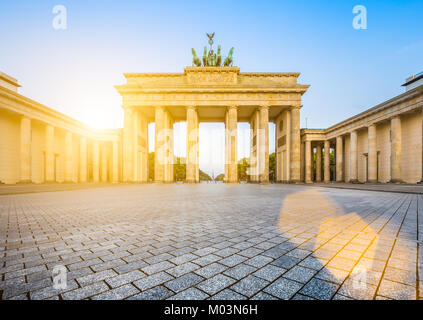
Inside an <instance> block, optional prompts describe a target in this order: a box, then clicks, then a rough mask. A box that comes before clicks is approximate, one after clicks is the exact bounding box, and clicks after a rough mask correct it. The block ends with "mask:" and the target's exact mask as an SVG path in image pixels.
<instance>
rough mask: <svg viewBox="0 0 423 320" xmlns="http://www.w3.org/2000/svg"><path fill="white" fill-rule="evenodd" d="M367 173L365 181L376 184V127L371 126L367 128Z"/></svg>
mask: <svg viewBox="0 0 423 320" xmlns="http://www.w3.org/2000/svg"><path fill="white" fill-rule="evenodd" d="M368 147H369V151H368V173H369V176H368V178H367V181H368V182H370V183H376V182H377V144H376V125H375V124H372V125H370V126H369V128H368Z"/></svg>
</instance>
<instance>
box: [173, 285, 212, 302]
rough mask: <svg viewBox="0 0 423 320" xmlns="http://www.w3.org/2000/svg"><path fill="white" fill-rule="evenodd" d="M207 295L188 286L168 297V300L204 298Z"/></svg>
mask: <svg viewBox="0 0 423 320" xmlns="http://www.w3.org/2000/svg"><path fill="white" fill-rule="evenodd" d="M208 297H209V296H208V295H207V294H206V293H204V292H202V291H200V290H198V289H196V288H189V289H187V290H185V291H182V292H179V293H178V294H176V295H174V296H172V297H170V298H168V300H204V299H207V298H208Z"/></svg>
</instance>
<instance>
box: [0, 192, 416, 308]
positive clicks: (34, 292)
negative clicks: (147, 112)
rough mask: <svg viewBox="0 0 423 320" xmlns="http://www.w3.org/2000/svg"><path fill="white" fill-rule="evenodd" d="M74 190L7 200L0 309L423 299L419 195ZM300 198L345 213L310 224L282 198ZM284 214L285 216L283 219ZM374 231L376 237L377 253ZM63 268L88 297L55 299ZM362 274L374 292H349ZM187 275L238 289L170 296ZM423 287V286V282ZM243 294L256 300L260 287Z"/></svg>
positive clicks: (312, 218)
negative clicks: (69, 303) (20, 303)
mask: <svg viewBox="0 0 423 320" xmlns="http://www.w3.org/2000/svg"><path fill="white" fill-rule="evenodd" d="M7 187H8V186H0V189H2V188H3V189H4V188H7ZM39 187H40V188H41V186H21V187H20V188H39ZM42 187H43V188H46V189H47V190H48V189H49V188H52V189H54V188H65V187H66V188H69V187H70V186H61V185H57V186H56V185H52V186H42ZM362 187H363V188H364V187H366V188H370V186H365V185H363V186H362ZM382 187H384V186H382V185H381V186H379V188H382ZM72 188H74V189H73V190H72V191H68V192H55V193H33V194H28V195H25V194H23V195H20V196H19V197H16V196H13V195H12V196H8V195H5V196H2V197H0V219H1V218H3V219H6V220H5V221H8V222H7V223H6V224H5V223H3V224H1V223H0V225H1V226H2V227H3V229H2V230H1V232H0V292H1V298H2V299H21V300H24V299H27V298H31V299H59V298H60V299H62V298H63V297H65V296H69V297H72V298H75V299H78V298H81V299H91V298H93V297H94V296H97V298H99V297H104V299H106V298H111V299H127V298H128V299H168V298H172V299H174V296H176V299H177V298H183V297H193V298H201V299H207V298H209V297H210V296H211V297H210V298H211V299H216V297H217V298H218V297H221V298H222V299H224V298H228V299H231V297H238V298H239V299H241V296H242V297H245V298H250V299H251V298H254V299H270V298H276V299H305V298H315V299H328V298H333V299H341V298H342V299H344V298H351V299H368V298H376V299H415V298H423V296H422V297H416V291H417V290H416V285H417V280H418V279H419V280H420V279H423V258H422V257H423V249H422V246H419V248H418V246H417V245H416V242H415V239H416V237H417V235H419V237H420V238H423V231H421V230H418V229H419V228H420V226H418V225H416V224H417V219H416V218H417V217H416V212H417V211H416V210H417V209H416V208H418V207H419V206H418V201H420V200H419V196H418V195H410V194H405V193H386V192H385V193H382V192H369V191H362V190H361V191H360V190H354V191H351V190H342V189H333V188H332V189H330V188H324V189H323V188H322V187H316V186H304V185H302V186H291V185H267V186H265V187H263V186H259V185H252V184H251V185H234V186H227V185H224V184H221V185H215V184H207V185H198V186H189V185H162V186H156V185H122V186H115V187H113V188H105V187H104V188H101V189H95V188H90V189H85V190H78V188H80V187H79V186H78V185H75V186H72ZM3 189H2V190H3ZM159 189H160V191H159ZM0 191H1V190H0ZM300 192H307V193H308V192H311V193H315V194H318V195H319V194H321V195H324V197H327V198H328V199H329V200H330V201H331V202H333V203H337V204H339V205H340V207H339V210H338V211H337V214H336V216H334V217H330V218H329V219H328V215H327V210H326V209H322V210H319V208H318V206H317V205H316V211H315V212H312V213H310V214H306V213H305V211H304V210H302V209H301V210H298V209H295V210H290V208H289V207H287V206H290V205H291V204H290V201H287V199H289V198H288V197H287V196H291V195H296V194H298V193H300ZM158 193H160V197H158ZM53 195H54V196H53ZM18 199H19V200H18ZM74 199H78V201H77V202H75V201H74ZM281 208H283V210H287V211H289V214H288V215H286V214H285V212H284V214H283V215H281ZM351 212H355V213H357V214H355V215H351V214H350V213H351ZM322 214H323V216H322ZM305 216H306V217H307V222H304V217H305ZM281 220H283V221H281ZM422 220H423V219H422ZM322 221H323V222H322ZM367 224H369V227H368V228H365V227H366V225H367ZM372 232H378V241H377V242H373V244H371V243H372V241H373V240H374V239H375V234H374V233H373V234H372ZM396 234H398V237H396ZM368 245H370V247H369V249H368V250H367V251H366V252H365V253H364V256H363V257H361V258H360V255H361V254H362V253H363V250H364V248H366V247H367V246H368ZM343 246H346V247H345V248H343ZM417 250H419V258H417V253H418V252H417ZM312 251H313V252H312ZM391 251H392V252H391ZM194 253H195V254H194ZM390 255H391V256H390ZM332 257H334V258H333V259H332V260H330V261H328V259H329V258H332ZM388 258H389V260H388ZM272 259H273V260H272ZM59 264H61V265H64V266H66V267H67V268H68V271H69V272H68V273H67V277H68V281H70V283H74V284H79V282H78V281H81V283H83V286H82V288H80V287H78V288H76V287H74V286H70V288H71V290H69V291H67V292H63V291H62V292H60V293H59V292H55V291H53V290H52V289H51V288H52V273H51V272H52V270H53V268H54V267H55V266H57V265H59ZM419 264H420V265H419ZM386 265H387V268H386V270H385V266H386ZM306 268H307V269H306ZM310 269H312V270H310ZM362 269H365V270H367V271H366V278H365V280H364V283H366V284H367V290H361V291H359V292H356V291H351V289H350V287H351V286H352V284H351V281H350V280H349V278H353V276H354V275H356V274H357V273H359V272H360V270H362ZM143 270H146V271H148V273H147V274H145V273H144V271H143ZM309 270H310V271H309ZM397 270H398V271H397ZM416 270H417V272H418V273H419V278H417V277H416ZM110 272H113V273H112V274H110ZM350 272H351V275H349V273H350ZM190 273H191V274H195V276H200V277H204V278H205V279H212V278H214V277H217V276H221V277H225V278H223V279H226V277H227V278H229V279H231V281H234V282H233V283H231V284H229V285H228V286H226V287H225V286H224V285H221V286H223V288H220V287H219V290H220V291H218V292H216V293H213V294H212V293H210V295H209V294H207V293H206V292H205V291H203V290H202V289H200V288H199V287H197V286H198V285H200V284H201V283H204V281H206V280H204V281H201V282H198V283H196V284H194V285H193V286H190V287H187V288H186V289H180V290H182V291H180V292H179V293H178V294H175V293H174V292H173V291H172V290H171V289H169V288H166V287H165V285H164V284H165V283H169V282H170V283H176V284H178V283H181V288H184V286H183V283H184V281H183V279H184V278H182V280H179V281H178V279H180V278H181V277H184V275H187V274H190ZM314 273H315V274H314ZM312 274H314V275H313V277H314V278H311V279H310V277H311V276H312ZM382 276H384V278H383V280H382ZM84 277H87V278H84ZM251 277H254V278H256V279H259V280H260V281H264V282H266V285H265V286H264V287H262V288H260V289H257V290H258V291H257V292H255V293H253V294H252V295H251V296H248V297H247V296H246V295H247V294H250V293H249V292H244V294H245V295H243V294H241V293H239V292H236V291H235V290H233V289H231V287H233V286H238V288H239V290H241V289H242V288H241V287H242V284H243V283H245V282H246V281H247V280H246V279H250V280H251V279H252V278H251ZM348 277H349V278H348ZM354 277H355V276H354ZM288 278H290V279H288ZM81 279H82V280H81ZM293 279H295V280H293ZM309 279H310V280H309ZM173 280H174V281H173ZM307 280H309V281H308V282H306V281H307ZM237 281H239V282H238V283H240V284H238V283H237ZM319 281H320V282H319ZM344 281H345V282H344ZM300 282H301V283H300ZM379 283H380V287H379V292H374V291H375V287H377V286H378V285H379ZM418 284H419V286H420V288H421V287H423V281H422V280H420V282H419V283H418ZM104 285H106V287H104ZM131 285H133V286H134V288H135V289H136V290H137V291H135V293H133V292H134V291H133V290H134V289H131V288H132V287H131ZM137 285H138V286H137ZM341 285H342V287H339V289H338V286H341ZM303 286H304V288H303V289H301V288H302V287H303ZM86 287H88V289H86ZM245 287H246V289H251V290H253V291H255V289H254V288H255V285H254V284H252V285H250V286H248V285H247V286H245ZM258 287H260V286H258ZM119 288H120V289H119ZM124 288H128V289H129V290H128V291H127V292H126V291H125V290H124ZM114 289H116V290H114ZM118 289H119V290H118ZM174 289H175V288H174ZM347 289H350V290H349V291H348V292H347V291H346V290H347ZM103 290H104V291H103ZM140 290H141V292H138V291H140ZM175 290H176V289H175ZM178 290H179V289H178ZM337 290H338V291H337ZM299 291H301V292H299ZM421 291H422V290H420V295H421ZM107 292H110V293H107ZM210 292H211V291H210ZM335 293H336V294H335ZM341 293H342V294H341ZM129 294H131V295H129ZM238 295H239V296H238Z"/></svg>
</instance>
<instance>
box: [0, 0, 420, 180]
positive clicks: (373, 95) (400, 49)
mask: <svg viewBox="0 0 423 320" xmlns="http://www.w3.org/2000/svg"><path fill="white" fill-rule="evenodd" d="M58 4H62V5H65V6H66V8H67V14H68V26H67V30H61V31H58V30H54V29H53V27H52V20H53V17H54V14H53V13H52V9H53V7H54V6H55V5H58ZM355 5H364V6H366V8H367V15H368V16H367V22H368V26H367V27H368V28H367V30H355V29H354V28H353V27H352V20H353V18H354V14H353V13H352V8H353V7H354V6H355ZM422 12H423V1H421V0H408V1H407V0H402V1H389V0H384V1H358V0H357V1H349V0H343V1H311V0H296V1H198V0H197V1H129V0H120V1H99V0H98V1H94V0H86V1H82V0H81V1H79V0H78V1H77V0H72V1H70V0H67V1H65V0H63V1H58V0H57V1H49V0H43V1H41V0H39V1H34V0H32V1H27V0H19V1H11V0H9V1H8V0H2V1H1V2H0V30H1V31H0V34H1V43H2V46H1V50H0V70H1V71H3V72H5V73H8V74H10V75H12V76H14V77H16V78H17V79H18V80H19V82H20V83H21V84H22V85H23V88H22V89H21V91H20V92H21V93H22V94H24V95H26V96H28V97H30V98H32V99H34V100H37V101H39V102H41V103H43V104H46V105H48V106H50V107H52V108H54V109H57V110H59V111H61V112H64V113H66V114H68V115H70V116H72V117H75V118H77V119H79V120H82V121H84V122H87V123H89V124H92V125H93V126H97V127H121V126H122V118H123V114H122V110H121V108H120V106H121V99H120V96H119V95H118V94H117V92H116V91H115V89H114V88H113V85H116V84H120V83H123V82H124V78H123V75H122V74H123V73H124V72H182V70H183V68H184V67H185V66H187V65H190V64H191V52H190V48H191V47H194V48H196V49H197V51H198V50H201V48H202V47H203V46H204V45H205V43H206V41H207V39H206V37H205V32H216V36H215V43H216V44H221V45H222V49H223V51H224V53H225V52H226V51H227V50H228V49H229V48H230V47H232V46H234V47H235V53H234V65H236V66H238V67H240V68H241V71H243V72H248V71H251V72H252V71H257V72H301V77H300V82H301V83H304V84H310V85H311V87H310V89H309V91H308V92H307V93H306V94H305V95H304V97H303V108H302V112H301V116H302V119H301V125H302V127H305V119H306V118H307V120H308V121H307V122H308V127H310V128H311V127H312V128H325V127H328V126H330V125H332V124H335V123H337V122H339V121H341V120H343V119H345V118H347V117H350V116H352V115H354V114H356V113H358V112H360V111H363V110H365V109H367V108H370V107H372V106H374V105H375V104H377V103H380V102H382V101H384V100H386V99H389V98H391V97H393V96H395V95H397V94H400V93H402V92H403V88H402V87H401V86H400V85H401V84H402V83H403V81H404V80H405V78H406V77H407V76H409V75H412V74H414V73H417V72H419V71H422V70H423V59H422V57H423V54H422V52H423V35H422V34H423V32H422V30H423V19H422V18H421V16H422ZM202 127H203V128H202V133H200V134H201V135H202V136H201V137H205V136H207V135H210V134H211V132H212V130H216V128H221V127H220V126H218V125H210V124H209V125H208V126H204V125H203V126H202ZM240 127H241V128H242V125H241V126H240ZM247 128H248V127H247ZM179 131H181V132H182V131H183V130H179ZM271 132H273V128H271ZM245 134H246V136H241V137H240V140H241V141H248V137H247V135H248V134H247V133H245ZM241 135H243V134H242V133H241ZM205 139H206V138H203V140H205ZM271 140H272V139H271ZM203 145H204V143H203ZM241 145H245V146H244V147H242V146H241V147H240V149H239V151H240V152H239V155H240V156H242V155H248V143H242V144H241ZM176 148H177V153H183V152H182V151H181V150H183V149H184V144H183V145H181V146H176ZM216 148H217V149H219V150H220V151H219V152H221V151H222V152H223V149H222V146H221V145H220V144H219V146H217V147H216ZM273 148H274V145H271V151H272V149H273ZM200 149H207V148H204V146H203V147H202V148H201V146H200ZM204 152H206V151H204V150H203V151H201V150H200V160H201V158H202V160H203V167H204V169H205V170H206V171H208V172H210V171H211V168H212V167H213V166H212V165H210V163H209V164H206V163H205V160H206V158H210V159H211V155H210V154H206V153H204ZM219 152H218V153H219ZM219 157H220V156H219ZM219 159H220V158H219ZM218 162H219V164H215V165H214V170H215V172H219V171H221V168H222V163H220V160H219V161H218Z"/></svg>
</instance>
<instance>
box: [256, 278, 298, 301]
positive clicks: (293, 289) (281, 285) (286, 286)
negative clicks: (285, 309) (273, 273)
mask: <svg viewBox="0 0 423 320" xmlns="http://www.w3.org/2000/svg"><path fill="white" fill-rule="evenodd" d="M301 287H302V284H301V283H298V282H295V281H292V280H288V279H285V278H279V279H277V280H276V281H274V282H273V283H272V284H270V285H269V286H268V287H267V288H265V289H264V292H265V293H268V294H271V295H272V296H275V297H277V298H279V299H283V300H289V299H291V298H292V297H293V296H294V295H295V294H296V293H297V292H298V290H300V289H301Z"/></svg>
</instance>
